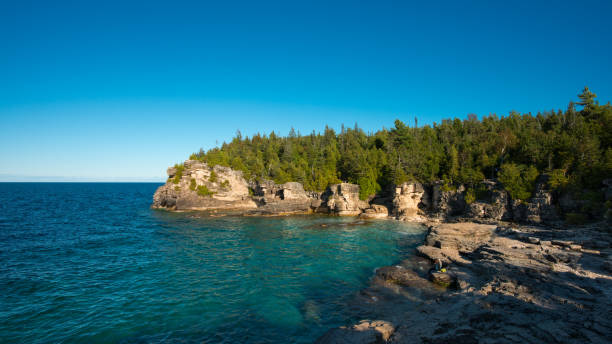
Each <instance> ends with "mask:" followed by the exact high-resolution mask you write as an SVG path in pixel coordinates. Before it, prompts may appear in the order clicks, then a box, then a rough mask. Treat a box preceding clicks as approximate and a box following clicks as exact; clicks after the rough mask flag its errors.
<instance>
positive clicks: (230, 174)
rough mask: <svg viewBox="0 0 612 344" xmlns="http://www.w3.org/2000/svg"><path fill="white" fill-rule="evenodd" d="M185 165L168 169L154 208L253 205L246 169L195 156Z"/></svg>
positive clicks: (188, 208) (191, 208)
mask: <svg viewBox="0 0 612 344" xmlns="http://www.w3.org/2000/svg"><path fill="white" fill-rule="evenodd" d="M183 166H184V167H183V168H179V169H177V168H174V167H171V168H169V169H168V171H167V172H168V181H167V182H166V184H165V185H163V186H161V187H159V188H158V189H157V191H156V192H155V194H154V195H153V208H166V209H172V210H212V209H253V208H256V207H257V205H256V203H255V202H254V201H253V199H252V198H251V197H250V196H249V187H248V184H247V182H246V180H245V179H244V178H243V177H242V172H240V171H234V170H232V169H231V168H229V167H223V166H215V167H210V166H208V165H207V164H205V163H202V162H199V161H193V160H187V161H185V163H184V165H183Z"/></svg>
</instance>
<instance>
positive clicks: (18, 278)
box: [0, 183, 424, 343]
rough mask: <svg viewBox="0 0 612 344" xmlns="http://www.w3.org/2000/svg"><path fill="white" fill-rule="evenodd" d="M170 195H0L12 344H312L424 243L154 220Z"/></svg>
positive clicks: (329, 228) (415, 230)
mask: <svg viewBox="0 0 612 344" xmlns="http://www.w3.org/2000/svg"><path fill="white" fill-rule="evenodd" d="M157 186H159V184H123V183H115V184H111V183H109V184H103V183H100V184H97V183H74V184H72V183H60V184H53V183H0V290H2V293H0V305H1V307H0V342H6V343H19V342H24V343H47V342H66V343H109V342H110V343H113V342H118V343H122V342H124V343H133V342H147V343H148V342H152V343H156V342H170V343H175V342H176V343H191V342H197V343H201V342H206V343H288V342H298V343H300V342H303V343H309V342H312V341H313V340H314V339H316V338H317V337H318V336H319V335H321V334H322V333H323V332H325V331H326V330H327V329H329V328H331V327H335V326H339V325H344V324H346V323H347V322H350V321H352V320H354V319H353V317H354V316H355V315H354V314H350V311H349V310H347V307H344V306H345V305H346V302H347V300H349V299H350V298H351V297H352V296H353V295H354V294H355V293H356V292H358V291H359V290H360V289H362V288H364V287H366V286H367V284H368V280H369V278H371V276H372V274H373V271H374V269H375V268H376V267H379V266H382V265H388V264H392V263H394V262H396V261H398V260H400V259H402V258H403V257H406V256H408V255H410V254H411V253H412V250H413V249H414V247H415V246H416V245H417V244H418V243H419V242H420V241H422V239H423V236H424V233H423V230H422V228H421V227H416V226H411V225H406V224H402V223H399V222H394V221H373V222H359V221H357V220H356V219H354V218H336V217H326V216H294V217H269V218H252V217H217V218H199V217H198V215H197V213H170V212H165V211H159V210H151V209H150V208H149V206H150V203H151V197H152V195H153V192H154V191H155V189H156V188H157Z"/></svg>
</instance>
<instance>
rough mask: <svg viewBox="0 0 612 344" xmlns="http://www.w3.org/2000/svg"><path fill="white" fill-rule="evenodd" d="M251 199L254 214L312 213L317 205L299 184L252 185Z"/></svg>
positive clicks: (267, 181) (267, 182)
mask: <svg viewBox="0 0 612 344" xmlns="http://www.w3.org/2000/svg"><path fill="white" fill-rule="evenodd" d="M252 188H253V199H254V200H255V202H256V203H257V205H258V207H257V210H256V211H255V213H259V214H265V215H273V214H291V213H308V212H312V211H313V210H314V209H315V208H316V206H317V204H316V202H315V201H316V199H317V198H316V197H313V195H311V194H308V193H306V191H304V187H303V186H302V184H300V183H296V182H289V183H285V184H276V183H274V182H273V181H271V180H265V181H261V182H255V183H253V184H252Z"/></svg>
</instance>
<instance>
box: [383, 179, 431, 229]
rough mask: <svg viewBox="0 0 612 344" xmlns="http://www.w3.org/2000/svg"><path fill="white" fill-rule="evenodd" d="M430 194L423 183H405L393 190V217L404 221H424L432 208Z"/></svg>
mask: <svg viewBox="0 0 612 344" xmlns="http://www.w3.org/2000/svg"><path fill="white" fill-rule="evenodd" d="M429 198H430V195H429V192H427V191H426V189H425V188H424V187H423V185H422V184H421V183H403V184H401V185H398V186H396V187H395V188H394V190H393V201H392V202H393V213H392V215H393V217H395V218H396V219H398V220H403V221H424V220H425V212H426V211H427V210H428V209H429V207H430V206H431V204H430V201H429Z"/></svg>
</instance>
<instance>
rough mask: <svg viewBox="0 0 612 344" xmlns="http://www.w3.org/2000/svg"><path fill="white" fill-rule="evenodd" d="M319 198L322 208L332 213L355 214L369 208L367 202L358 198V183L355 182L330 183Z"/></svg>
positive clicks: (341, 214)
mask: <svg viewBox="0 0 612 344" xmlns="http://www.w3.org/2000/svg"><path fill="white" fill-rule="evenodd" d="M321 198H322V201H323V202H322V203H323V205H324V208H325V209H326V210H327V211H328V212H329V213H331V214H334V215H340V216H356V215H359V214H361V213H362V212H363V210H364V209H366V208H369V204H368V202H365V201H362V200H360V199H359V185H355V184H349V183H341V184H333V185H330V186H329V187H328V188H327V190H325V192H324V193H323V194H322V195H321Z"/></svg>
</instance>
